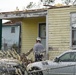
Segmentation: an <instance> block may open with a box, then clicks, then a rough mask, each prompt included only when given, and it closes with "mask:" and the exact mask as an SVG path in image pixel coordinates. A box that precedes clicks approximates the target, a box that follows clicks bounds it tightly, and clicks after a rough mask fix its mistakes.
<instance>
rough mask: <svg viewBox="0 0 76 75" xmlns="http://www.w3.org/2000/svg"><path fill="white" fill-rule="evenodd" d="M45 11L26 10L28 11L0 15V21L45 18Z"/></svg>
mask: <svg viewBox="0 0 76 75" xmlns="http://www.w3.org/2000/svg"><path fill="white" fill-rule="evenodd" d="M46 11H47V10H43V9H42V10H28V11H13V12H2V13H0V19H13V18H28V17H40V16H46V14H47V12H46Z"/></svg>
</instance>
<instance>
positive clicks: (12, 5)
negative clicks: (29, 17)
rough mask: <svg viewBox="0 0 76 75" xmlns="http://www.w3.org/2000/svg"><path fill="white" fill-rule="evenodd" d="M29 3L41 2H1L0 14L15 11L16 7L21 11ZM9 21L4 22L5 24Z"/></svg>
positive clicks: (38, 0)
mask: <svg viewBox="0 0 76 75" xmlns="http://www.w3.org/2000/svg"><path fill="white" fill-rule="evenodd" d="M29 2H34V3H36V4H38V2H40V0H0V12H9V11H15V10H16V7H18V8H19V10H23V9H24V7H26V6H27V5H28V4H29ZM55 3H61V0H56V2H55ZM7 21H8V20H2V22H3V23H4V22H7Z"/></svg>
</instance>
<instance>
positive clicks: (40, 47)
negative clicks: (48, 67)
mask: <svg viewBox="0 0 76 75" xmlns="http://www.w3.org/2000/svg"><path fill="white" fill-rule="evenodd" d="M44 50H45V49H44V46H43V45H42V44H41V38H40V37H37V39H36V44H35V45H34V47H33V51H34V55H35V61H41V60H42V57H43V55H42V54H41V53H42V52H44Z"/></svg>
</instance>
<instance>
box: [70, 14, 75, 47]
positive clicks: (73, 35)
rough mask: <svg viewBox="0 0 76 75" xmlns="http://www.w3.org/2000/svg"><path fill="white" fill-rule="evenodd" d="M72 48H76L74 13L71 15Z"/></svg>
mask: <svg viewBox="0 0 76 75" xmlns="http://www.w3.org/2000/svg"><path fill="white" fill-rule="evenodd" d="M71 29H72V47H75V46H76V13H71Z"/></svg>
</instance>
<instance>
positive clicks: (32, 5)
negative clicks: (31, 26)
mask: <svg viewBox="0 0 76 75" xmlns="http://www.w3.org/2000/svg"><path fill="white" fill-rule="evenodd" d="M34 6H35V3H33V2H30V3H29V4H28V5H27V6H26V8H32V7H34Z"/></svg>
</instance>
